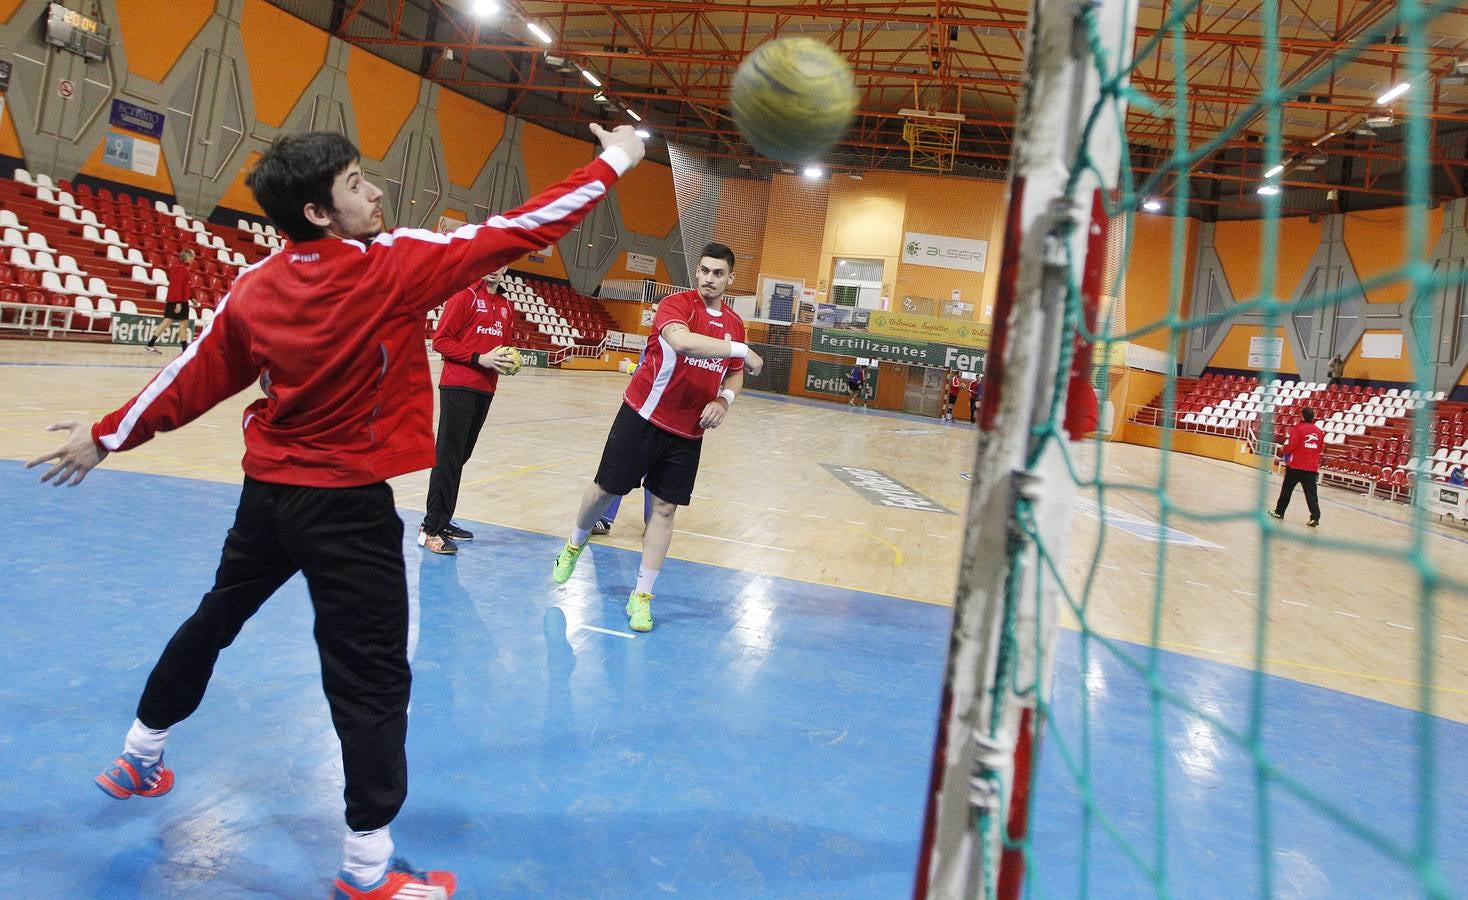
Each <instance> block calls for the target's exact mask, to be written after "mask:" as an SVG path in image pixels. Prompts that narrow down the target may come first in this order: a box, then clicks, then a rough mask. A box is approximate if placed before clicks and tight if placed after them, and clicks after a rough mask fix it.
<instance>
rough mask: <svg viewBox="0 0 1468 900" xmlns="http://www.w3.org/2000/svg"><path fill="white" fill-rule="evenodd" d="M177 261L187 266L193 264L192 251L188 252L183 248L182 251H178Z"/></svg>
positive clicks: (186, 248)
mask: <svg viewBox="0 0 1468 900" xmlns="http://www.w3.org/2000/svg"><path fill="white" fill-rule="evenodd" d="M178 261H179V262H181V263H183V264H184V265H188V264H189V263H191V262H193V261H194V251H192V250H190V249H189V248H188V247H185V248H183V249H182V250H180V251H178Z"/></svg>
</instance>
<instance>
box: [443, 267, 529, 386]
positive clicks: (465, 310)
mask: <svg viewBox="0 0 1468 900" xmlns="http://www.w3.org/2000/svg"><path fill="white" fill-rule="evenodd" d="M514 321H515V312H514V310H513V309H512V308H511V306H510V301H509V300H506V299H505V297H504V295H502V294H496V293H494V292H493V291H491V290H490V289H489V288H488V287H486V286H485V284H484V282H482V281H480V282H476V283H475V284H474V285H473V286H472V287H468V288H465V289H464V290H462V291H459V292H458V293H457V294H455V295H453V296H452V297H450V298H449V302H447V303H445V304H444V306H443V312H442V313H441V314H440V315H439V317H438V328H437V329H435V330H434V332H433V349H435V350H437V351H438V352H439V355H440V356H442V357H443V373H442V374H441V375H439V376H438V386H439V387H441V388H446V387H456V388H467V389H468V390H471V391H479V392H480V393H481V394H493V393H494V391H495V388H496V387H498V386H499V381H500V373H498V372H496V371H495V370H494V369H489V368H485V367H484V366H481V365H479V363H478V362H477V361H476V359H477V357H479V356H480V355H482V354H485V353H488V352H489V351H491V350H493V349H494V348H496V347H499V346H502V345H504V344H508V343H509V342H510V336H511V334H512V333H513V325H514Z"/></svg>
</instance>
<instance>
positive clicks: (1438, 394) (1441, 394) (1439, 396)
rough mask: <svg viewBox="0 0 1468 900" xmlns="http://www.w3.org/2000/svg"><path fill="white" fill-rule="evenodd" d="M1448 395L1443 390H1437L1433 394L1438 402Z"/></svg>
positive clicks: (1433, 397)
mask: <svg viewBox="0 0 1468 900" xmlns="http://www.w3.org/2000/svg"><path fill="white" fill-rule="evenodd" d="M1446 397H1447V394H1446V393H1445V392H1443V391H1438V392H1436V393H1434V394H1433V395H1432V399H1434V400H1436V401H1438V402H1441V401H1442V400H1443V399H1444V398H1446Z"/></svg>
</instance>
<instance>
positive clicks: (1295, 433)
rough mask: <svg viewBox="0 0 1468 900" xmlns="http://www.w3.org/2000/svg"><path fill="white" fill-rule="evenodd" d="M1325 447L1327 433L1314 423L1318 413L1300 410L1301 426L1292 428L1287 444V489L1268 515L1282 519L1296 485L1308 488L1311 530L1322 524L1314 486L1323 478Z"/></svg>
mask: <svg viewBox="0 0 1468 900" xmlns="http://www.w3.org/2000/svg"><path fill="white" fill-rule="evenodd" d="M1324 448H1325V432H1323V431H1321V430H1320V428H1319V427H1318V426H1316V424H1315V410H1313V409H1311V408H1310V407H1308V406H1307V407H1305V408H1304V409H1302V410H1300V424H1298V425H1296V426H1295V427H1294V428H1291V429H1290V437H1289V440H1287V441H1285V445H1284V458H1285V478H1284V486H1283V487H1281V488H1280V489H1279V499H1278V500H1277V501H1275V504H1274V509H1271V510H1270V511H1269V514H1270V515H1271V516H1272V517H1274V518H1276V519H1283V518H1284V514H1285V510H1286V509H1288V508H1289V505H1290V495H1291V494H1293V493H1294V492H1295V485H1297V484H1298V485H1300V486H1301V487H1303V488H1304V489H1305V504H1306V505H1307V506H1309V507H1310V521H1308V522H1306V523H1305V524H1306V525H1309V526H1310V527H1311V528H1314V527H1316V526H1317V525H1319V524H1320V501H1319V500H1317V499H1316V496H1315V485H1316V481H1317V479H1319V477H1320V451H1321V450H1322V449H1324Z"/></svg>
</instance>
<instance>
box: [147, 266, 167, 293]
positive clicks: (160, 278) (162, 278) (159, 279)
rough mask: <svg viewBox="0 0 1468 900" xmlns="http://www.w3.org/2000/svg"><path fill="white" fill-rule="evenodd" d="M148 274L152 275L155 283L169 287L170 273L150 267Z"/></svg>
mask: <svg viewBox="0 0 1468 900" xmlns="http://www.w3.org/2000/svg"><path fill="white" fill-rule="evenodd" d="M148 274H149V275H150V276H151V277H152V279H153V283H154V284H161V285H163V286H164V287H167V286H168V273H167V272H165V271H163V270H162V269H150V270H149V271H148ZM160 299H162V298H160Z"/></svg>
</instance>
